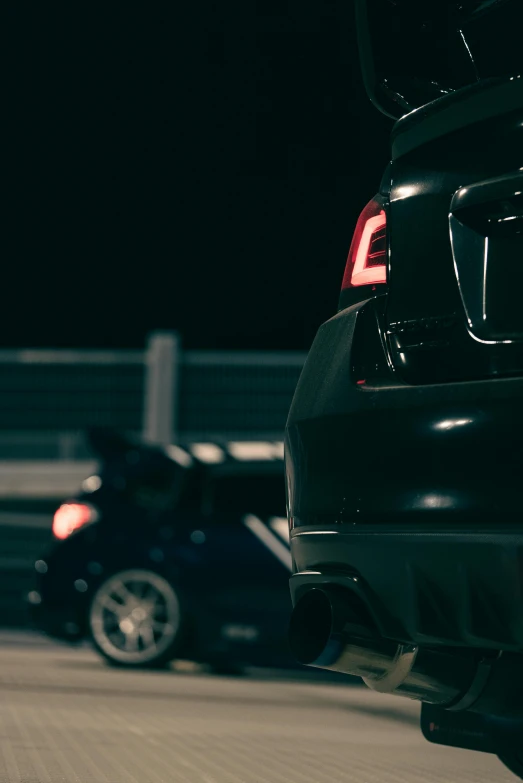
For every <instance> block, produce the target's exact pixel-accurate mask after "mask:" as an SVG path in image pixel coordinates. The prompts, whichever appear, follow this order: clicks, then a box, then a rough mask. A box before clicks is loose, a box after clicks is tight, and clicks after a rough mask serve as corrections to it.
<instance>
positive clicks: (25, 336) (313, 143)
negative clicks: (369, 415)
mask: <svg viewBox="0 0 523 783" xmlns="http://www.w3.org/2000/svg"><path fill="white" fill-rule="evenodd" d="M186 5H187V7H186V8H183V7H181V6H180V7H179V4H169V5H168V4H165V7H164V9H163V10H162V8H160V10H159V9H158V7H156V6H154V5H153V6H147V5H141V6H140V4H136V6H128V7H125V8H124V7H118V8H117V7H116V6H114V8H113V7H112V6H111V9H110V10H105V11H104V13H105V16H104V17H101V16H96V14H95V12H94V11H91V12H89V15H84V12H83V11H80V10H79V9H78V8H77V7H76V5H75V4H72V6H71V7H70V8H69V9H67V7H60V9H59V12H58V11H53V10H49V8H45V9H44V8H42V9H41V10H40V11H39V12H38V13H39V14H41V16H40V17H37V16H32V17H31V18H30V19H28V18H24V19H20V20H18V25H17V43H16V45H14V47H13V58H12V68H11V70H10V75H9V84H10V94H9V96H8V98H7V102H8V104H9V112H8V116H9V117H10V122H9V123H8V124H9V130H10V139H9V142H8V143H7V145H6V148H5V150H4V152H5V162H7V168H8V170H9V175H8V178H7V180H8V182H9V185H8V191H7V192H8V197H9V199H8V200H9V206H8V209H7V221H6V228H5V231H6V235H7V242H6V245H5V248H4V253H3V254H2V255H3V256H4V274H3V287H4V291H3V293H4V296H3V299H4V306H3V315H4V327H3V329H2V334H1V340H2V344H3V345H4V346H57V347H61V346H64V347H65V346H76V345H83V346H93V347H98V346H100V347H101V346H108V347H139V346H142V345H143V343H144V338H145V334H146V333H147V332H148V331H149V330H151V329H155V328H177V329H179V330H180V331H181V333H182V336H183V341H184V344H185V345H186V346H187V347H191V348H299V349H301V348H307V347H308V346H309V345H310V342H311V340H312V338H313V336H314V333H315V331H316V329H317V327H318V326H319V324H320V323H321V322H322V321H323V320H325V319H326V318H328V317H329V316H330V315H331V314H333V312H334V311H335V308H336V302H337V295H338V289H339V285H340V280H341V276H342V271H343V266H344V262H345V257H346V254H347V250H348V247H349V244H350V239H351V233H352V229H353V226H354V222H355V220H356V218H357V215H358V213H359V211H360V209H361V208H362V207H363V206H364V204H365V203H366V201H367V200H368V199H369V198H370V197H371V196H372V195H373V194H374V192H375V191H376V189H377V187H378V184H379V180H380V177H381V173H382V170H383V168H384V166H385V164H386V162H387V158H388V134H389V131H390V122H389V121H388V120H386V119H385V118H384V117H382V116H381V115H380V114H379V113H378V112H377V111H376V110H375V109H374V108H373V107H372V106H371V104H370V103H369V101H368V99H367V98H366V96H365V95H364V92H363V86H362V83H361V77H360V72H359V68H358V61H357V51H356V41H355V37H354V28H353V23H352V3H351V2H350V0H345V2H341V0H340V2H334V1H333V0H306V1H304V0H302V1H301V2H285V0H256V1H255V0H229V2H227V3H217V2H201V3H192V4H186ZM31 13H33V11H32V12H31ZM34 13H36V12H34ZM53 14H54V16H53ZM64 14H65V15H64ZM18 37H19V39H20V42H19V43H18ZM11 104H12V108H11ZM11 170H12V176H10V175H11Z"/></svg>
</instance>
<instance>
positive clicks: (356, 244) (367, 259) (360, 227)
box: [341, 196, 387, 291]
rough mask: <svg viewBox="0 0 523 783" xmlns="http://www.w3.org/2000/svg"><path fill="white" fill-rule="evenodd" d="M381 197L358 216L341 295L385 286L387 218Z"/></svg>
mask: <svg viewBox="0 0 523 783" xmlns="http://www.w3.org/2000/svg"><path fill="white" fill-rule="evenodd" d="M384 206H385V202H384V199H383V198H382V196H376V197H375V198H373V199H372V201H369V203H368V204H367V206H366V207H365V209H364V210H363V212H362V213H361V215H360V217H359V219H358V222H357V224H356V229H355V231H354V236H353V238H352V243H351V246H350V250H349V255H348V258H347V264H346V266H345V274H344V275H343V283H342V286H341V289H342V291H345V290H346V289H347V288H356V287H357V286H360V285H377V284H378V283H386V282H387V216H386V214H385V209H384Z"/></svg>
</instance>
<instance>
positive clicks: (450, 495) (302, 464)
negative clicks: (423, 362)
mask: <svg viewBox="0 0 523 783" xmlns="http://www.w3.org/2000/svg"><path fill="white" fill-rule="evenodd" d="M369 306H372V303H364V304H362V305H357V306H354V307H352V308H348V309H347V310H344V311H342V312H341V313H339V314H338V315H337V316H336V317H335V318H333V319H331V320H330V321H328V322H327V323H326V324H324V325H323V326H322V327H321V328H320V330H319V332H318V335H317V338H316V340H315V342H314V345H313V347H312V349H311V352H310V355H309V358H308V360H307V363H306V365H305V368H304V371H303V374H302V377H301V379H300V382H299V384H298V388H297V391H296V395H295V399H294V402H293V405H292V409H291V412H290V415H289V420H288V424H287V431H286V472H287V485H288V495H289V512H290V518H291V549H292V555H293V560H294V570H295V571H296V575H295V576H294V577H293V578H292V579H291V586H292V592H293V596H294V598H296V594H297V593H298V592H299V591H300V590H302V589H304V585H306V584H308V583H311V582H313V581H314V580H320V581H321V580H324V581H331V582H332V581H337V580H338V579H341V580H342V581H343V580H346V581H345V583H346V585H347V586H350V587H351V589H354V588H355V583H354V580H353V579H352V576H356V577H358V579H359V580H360V581H359V582H358V585H357V589H362V590H363V588H364V592H365V600H366V601H367V603H368V604H370V608H371V610H372V611H373V613H374V616H375V617H376V620H377V622H378V625H379V626H380V627H381V629H382V631H383V633H384V635H386V636H390V637H391V638H398V639H412V640H415V641H417V642H420V643H421V642H422V641H423V642H424V643H427V642H433V641H436V640H437V641H446V642H447V643H452V644H474V645H477V646H495V647H500V648H503V649H513V648H514V649H515V648H517V649H521V647H522V646H523V624H522V622H521V620H520V619H519V614H522V615H523V612H521V596H522V595H523V590H522V584H521V571H522V568H523V548H522V545H523V514H522V500H521V490H520V484H521V476H522V475H523V471H522V467H523V405H522V401H523V379H521V378H516V379H496V380H485V381H474V382H467V383H452V384H442V385H431V386H408V385H406V384H404V383H401V382H399V381H397V380H396V378H395V377H394V374H393V373H392V372H389V375H388V378H387V377H384V376H383V375H382V377H381V378H380V379H379V380H378V381H368V380H367V379H365V378H359V377H358V375H361V372H360V371H359V370H358V366H359V365H358V362H357V361H356V359H355V356H357V355H360V354H362V353H363V354H365V347H366V346H365V345H362V341H365V340H369V339H372V336H371V337H369V331H368V329H365V330H363V329H361V328H360V325H359V324H360V323H361V322H362V321H363V317H364V312H365V309H366V308H368V307H369ZM374 338H375V339H376V338H378V339H379V335H374ZM358 380H359V381H362V380H363V381H364V382H363V383H359V384H358ZM310 572H313V573H310ZM340 574H341V576H340ZM347 580H348V581H347ZM479 596H481V598H479ZM478 601H479V605H477V602H478ZM398 607H399V614H398ZM474 618H477V619H474Z"/></svg>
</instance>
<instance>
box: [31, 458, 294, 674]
mask: <svg viewBox="0 0 523 783" xmlns="http://www.w3.org/2000/svg"><path fill="white" fill-rule="evenodd" d="M129 454H131V455H132V456H131V459H130V461H129ZM105 456H106V459H105V461H104V462H103V466H102V470H101V473H100V475H101V478H102V487H101V488H100V489H99V490H97V491H96V492H92V493H88V494H79V495H78V496H77V497H76V498H75V499H76V500H79V501H86V502H89V503H91V504H92V505H93V506H95V507H96V508H97V509H98V511H99V512H100V520H99V521H98V522H96V523H94V524H90V525H88V526H86V527H84V528H82V529H80V530H79V531H77V532H76V533H74V534H73V535H71V536H70V537H69V538H67V539H65V540H64V541H59V542H56V544H55V545H54V546H53V547H52V548H51V550H50V551H48V552H47V553H45V554H44V555H43V558H42V559H43V560H44V562H45V573H42V572H40V573H38V574H37V579H38V584H37V590H38V592H39V594H40V596H41V604H40V605H39V606H37V607H35V611H34V614H35V619H36V621H37V623H38V625H39V626H40V627H41V628H43V629H44V630H45V631H46V632H47V633H49V634H51V635H55V636H58V637H60V638H64V639H69V640H71V641H74V640H80V639H82V638H84V637H86V636H87V635H88V627H87V615H88V609H89V606H90V603H91V600H92V597H93V594H94V592H95V591H96V589H97V588H98V586H99V585H100V584H101V583H102V581H104V580H105V579H106V578H107V577H108V576H110V575H111V574H114V573H115V572H117V571H119V570H125V569H129V568H146V569H149V570H153V571H155V572H157V573H159V574H161V575H162V576H164V577H166V578H167V580H168V581H169V582H170V583H171V584H172V585H173V586H174V587H175V590H176V592H177V594H178V596H179V598H180V601H181V604H182V609H183V612H184V615H185V617H186V619H187V633H186V634H185V637H184V647H183V648H182V649H181V650H180V656H181V657H187V658H189V659H194V660H200V661H214V660H222V659H223V658H224V657H226V658H227V660H228V661H231V660H232V661H236V662H239V663H250V664H259V665H272V664H274V665H279V666H287V665H293V662H292V661H291V659H290V656H289V653H288V650H287V619H288V614H289V611H290V608H291V605H290V598H289V591H288V574H289V571H288V569H287V568H286V567H285V566H284V565H283V564H282V563H281V562H280V560H278V559H277V558H276V557H275V556H274V554H273V553H272V552H271V551H270V550H269V549H268V548H267V547H266V546H264V545H263V544H262V543H261V542H260V540H259V539H258V538H257V537H256V536H255V535H253V533H252V532H251V530H249V529H248V528H247V527H246V526H245V525H244V524H243V518H244V516H245V514H247V513H259V515H260V517H263V518H264V519H265V520H267V521H268V518H267V517H268V515H267V514H266V509H265V508H264V509H257V508H256V507H254V508H249V507H246V509H245V511H244V512H240V511H238V510H237V508H238V503H237V502H232V503H231V507H232V509H233V510H232V511H231V512H227V511H226V510H224V509H223V508H222V509H217V508H216V507H213V504H212V503H208V490H209V487H211V486H214V485H215V484H214V482H215V481H216V480H217V479H216V477H217V474H220V476H226V477H227V479H228V480H229V479H232V480H236V479H237V480H238V481H244V480H249V478H251V479H252V477H253V476H254V477H258V478H259V479H260V480H261V481H262V483H264V482H265V483H266V482H268V483H267V484H266V485H267V493H266V494H267V498H270V497H274V495H275V492H276V494H278V493H279V486H280V482H281V505H278V507H277V508H275V509H274V512H273V513H274V515H275V516H278V515H280V516H283V515H284V503H285V495H284V482H283V478H282V463H281V460H274V461H271V462H266V463H254V462H252V463H242V464H237V465H235V464H229V463H228V464H226V465H219V466H203V465H201V464H196V463H195V464H194V465H193V467H192V468H186V469H185V468H184V469H182V468H180V467H179V466H176V465H175V464H174V463H173V462H172V461H171V460H169V459H167V458H166V457H165V456H164V455H163V454H162V453H161V452H159V451H157V450H154V449H147V448H145V447H137V448H133V449H130V450H129V449H128V450H127V451H126V458H121V457H117V458H115V457H114V455H105ZM162 474H163V476H162ZM145 475H147V480H144V476H145ZM180 482H181V484H183V486H182V487H181V488H180V487H179V486H177V483H180ZM153 484H154V485H155V490H153V489H152V485H153ZM275 488H276V489H275ZM166 497H167V498H168V500H167V502H166ZM162 498H163V501H162ZM169 498H170V500H169ZM173 498H174V502H171V501H172V499H173ZM159 499H160V502H158V501H159ZM155 500H156V502H155ZM267 505H270V501H269V500H267ZM271 513H272V512H271ZM41 569H42V566H41V564H40V571H41ZM78 586H80V590H81V591H79V589H78ZM227 626H242V627H249V628H255V629H256V631H257V634H258V635H257V638H256V639H252V638H251V639H247V638H244V639H241V638H238V637H237V638H232V637H228V636H226V635H224V629H225V628H226V627H227Z"/></svg>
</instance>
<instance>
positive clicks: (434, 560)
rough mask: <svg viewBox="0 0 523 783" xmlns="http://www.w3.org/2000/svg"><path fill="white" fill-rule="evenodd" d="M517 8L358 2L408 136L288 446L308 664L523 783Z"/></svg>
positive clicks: (319, 343) (372, 90)
mask: <svg viewBox="0 0 523 783" xmlns="http://www.w3.org/2000/svg"><path fill="white" fill-rule="evenodd" d="M520 6H521V2H520V0H513V1H512V2H511V1H510V0H506V2H501V0H497V1H495V0H483V2H479V1H476V2H473V1H472V0H469V1H467V0H460V1H459V2H457V1H453V0H452V1H451V0H445V2H444V1H443V0H439V1H438V2H429V1H428V0H416V2H410V1H407V0H394V2H392V1H391V2H389V0H357V2H356V7H357V12H358V14H357V24H358V31H359V39H360V56H361V61H362V66H363V74H364V80H365V83H366V86H367V89H368V92H369V94H370V96H371V98H372V100H373V101H374V102H375V103H376V104H377V106H378V108H380V109H381V110H382V111H383V112H384V113H386V114H388V115H390V116H392V117H394V118H399V120H398V121H397V122H396V124H395V125H394V128H393V130H392V154H391V162H390V165H389V166H388V167H387V169H386V171H385V174H384V176H383V180H382V182H381V185H380V187H379V191H378V194H377V195H376V197H375V198H374V199H373V200H372V201H371V202H370V203H369V204H368V205H367V206H366V207H365V209H364V210H363V212H362V214H361V217H360V219H359V221H358V224H357V226H356V230H355V233H354V237H353V240H352V245H351V248H350V252H349V256H348V260H347V265H346V269H345V275H344V278H343V285H342V291H341V297H340V305H339V311H338V313H337V315H334V317H333V318H332V319H331V320H329V321H327V322H326V323H325V324H323V326H321V328H320V329H319V332H318V334H317V337H316V339H315V342H314V344H313V346H312V349H311V352H310V355H309V357H308V360H307V362H306V365H305V368H304V370H303V374H302V376H301V379H300V381H299V384H298V388H297V391H296V395H295V398H294V401H293V404H292V408H291V411H290V415H289V419H288V424H287V430H286V445H285V448H286V474H287V488H288V505H289V519H290V530H291V553H292V559H293V574H292V577H291V580H290V583H291V592H292V598H293V604H294V610H293V614H292V618H291V628H290V636H291V645H292V649H293V652H294V654H295V655H296V657H297V658H298V660H300V661H301V662H302V663H305V664H310V665H313V666H319V667H325V668H331V669H335V670H338V671H344V672H348V673H351V674H356V675H359V676H361V677H362V678H363V679H364V681H365V682H366V683H367V684H368V685H369V686H370V687H371V688H373V689H375V690H378V691H382V692H385V693H394V694H399V695H403V696H407V697H409V698H412V699H418V700H421V701H422V702H424V705H423V707H422V729H423V732H424V734H425V736H426V737H427V738H428V739H429V740H430V741H432V742H435V743H440V744H443V745H455V746H457V747H463V748H472V749H477V750H483V751H487V752H492V753H497V754H498V755H499V756H500V757H502V759H503V760H504V761H505V762H506V763H507V764H508V765H509V766H510V767H511V768H512V769H513V770H514V771H515V772H516V773H517V774H520V775H523V772H522V769H523V753H522V752H521V743H522V740H523V654H522V653H523V503H522V493H521V480H522V475H523V302H522V292H523V168H522V167H523V78H521V72H522V70H523V68H522V66H523V62H522V60H523V47H522V46H521V43H520V38H519V35H520V33H519V31H520V29H521V28H520V22H519V15H518V14H519V13H520V12H521V11H522V10H523V9H522V8H521V7H520Z"/></svg>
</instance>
